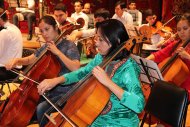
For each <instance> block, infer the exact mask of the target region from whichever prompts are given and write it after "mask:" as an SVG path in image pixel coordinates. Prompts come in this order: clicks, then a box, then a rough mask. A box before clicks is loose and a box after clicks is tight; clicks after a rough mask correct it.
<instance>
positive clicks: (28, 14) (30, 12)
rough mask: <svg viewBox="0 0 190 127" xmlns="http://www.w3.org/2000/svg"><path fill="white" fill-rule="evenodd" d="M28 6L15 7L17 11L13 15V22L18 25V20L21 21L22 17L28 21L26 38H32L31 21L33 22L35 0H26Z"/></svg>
mask: <svg viewBox="0 0 190 127" xmlns="http://www.w3.org/2000/svg"><path fill="white" fill-rule="evenodd" d="M27 5H28V8H17V11H18V12H19V13H16V14H15V15H14V16H13V23H14V24H15V25H16V26H19V24H18V21H22V20H24V19H26V20H27V22H28V37H27V40H31V39H32V32H33V28H32V26H33V23H34V22H35V17H36V16H35V11H34V9H35V1H34V0H27Z"/></svg>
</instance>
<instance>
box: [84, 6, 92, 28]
mask: <svg viewBox="0 0 190 127" xmlns="http://www.w3.org/2000/svg"><path fill="white" fill-rule="evenodd" d="M82 12H84V13H85V14H86V15H87V16H88V18H89V22H88V28H94V14H93V13H92V5H91V4H90V3H88V2H87V3H85V4H84V8H83V9H82Z"/></svg>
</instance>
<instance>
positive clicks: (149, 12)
mask: <svg viewBox="0 0 190 127" xmlns="http://www.w3.org/2000/svg"><path fill="white" fill-rule="evenodd" d="M153 15H154V14H153V11H152V9H147V10H145V11H144V12H143V16H144V17H148V16H153Z"/></svg>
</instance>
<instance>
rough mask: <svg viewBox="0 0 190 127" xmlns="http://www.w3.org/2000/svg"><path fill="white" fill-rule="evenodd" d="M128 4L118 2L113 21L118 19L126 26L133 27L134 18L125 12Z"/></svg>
mask: <svg viewBox="0 0 190 127" xmlns="http://www.w3.org/2000/svg"><path fill="white" fill-rule="evenodd" d="M125 8H126V4H125V2H122V1H118V2H117V3H116V4H115V14H114V15H113V17H112V19H117V20H119V21H121V22H122V23H123V24H124V25H126V24H127V25H133V17H132V15H131V14H129V13H128V12H126V11H125Z"/></svg>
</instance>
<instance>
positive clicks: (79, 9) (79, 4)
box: [71, 0, 89, 30]
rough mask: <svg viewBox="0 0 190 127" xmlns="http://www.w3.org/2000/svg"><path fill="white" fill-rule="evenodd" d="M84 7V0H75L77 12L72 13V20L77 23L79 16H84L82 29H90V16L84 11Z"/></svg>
mask: <svg viewBox="0 0 190 127" xmlns="http://www.w3.org/2000/svg"><path fill="white" fill-rule="evenodd" d="M82 8H83V2H82V0H75V2H74V9H75V12H74V13H72V14H71V22H74V23H76V22H77V19H78V18H83V19H84V26H83V27H82V28H81V30H82V29H84V30H85V29H88V22H89V18H88V16H87V15H86V14H85V13H83V12H82Z"/></svg>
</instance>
